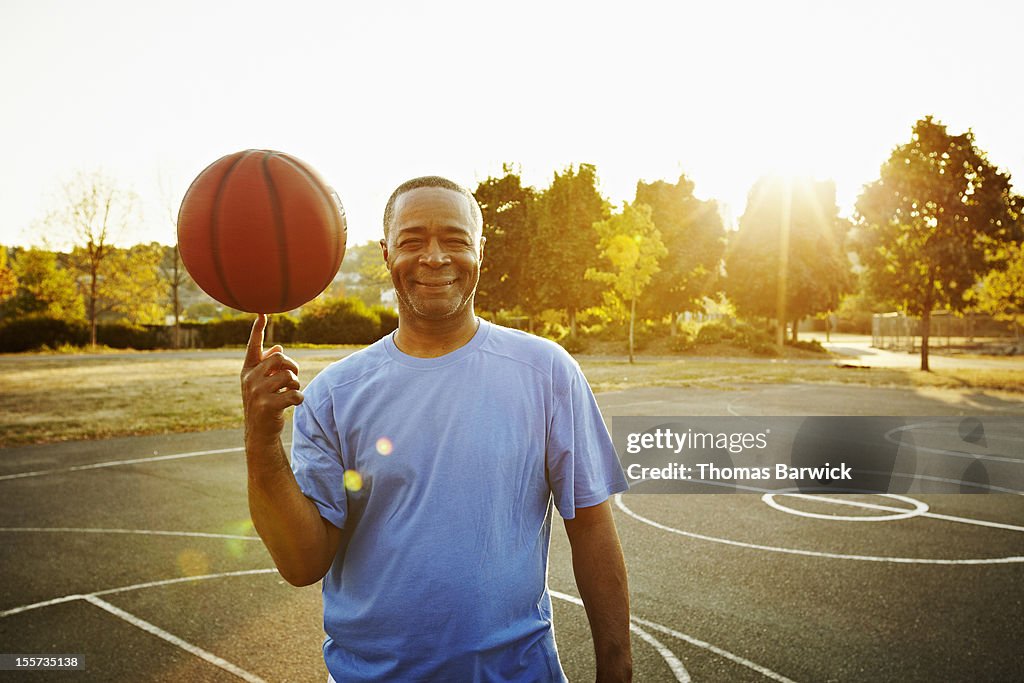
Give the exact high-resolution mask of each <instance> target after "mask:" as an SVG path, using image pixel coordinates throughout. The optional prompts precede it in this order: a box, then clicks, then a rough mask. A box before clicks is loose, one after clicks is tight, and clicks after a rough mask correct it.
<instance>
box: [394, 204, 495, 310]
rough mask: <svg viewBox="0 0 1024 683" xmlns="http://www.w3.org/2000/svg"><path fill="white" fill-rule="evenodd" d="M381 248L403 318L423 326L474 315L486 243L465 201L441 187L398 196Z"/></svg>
mask: <svg viewBox="0 0 1024 683" xmlns="http://www.w3.org/2000/svg"><path fill="white" fill-rule="evenodd" d="M381 248H382V249H383V251H384V260H385V262H386V263H387V266H388V270H389V271H391V281H392V282H393V283H394V285H395V291H396V293H397V295H398V301H399V311H400V312H403V313H406V314H412V315H414V316H416V317H418V318H421V319H424V320H448V319H450V318H453V317H456V316H457V315H459V314H460V313H463V312H465V311H466V310H467V308H468V309H469V311H470V313H472V309H473V295H474V293H475V291H476V285H477V282H478V281H479V279H480V259H481V257H482V255H483V239H482V238H481V237H480V235H479V233H478V230H477V226H476V224H475V223H474V221H473V214H472V211H471V208H470V206H469V201H468V200H467V199H466V198H465V197H464V196H463V195H461V194H459V193H458V192H455V191H454V190H447V189H444V188H440V187H421V188H417V189H415V190H409V191H408V192H406V193H404V194H402V195H400V196H399V197H398V198H397V199H396V200H395V207H394V221H393V223H392V224H391V228H390V230H389V231H388V235H387V237H386V239H385V240H381Z"/></svg>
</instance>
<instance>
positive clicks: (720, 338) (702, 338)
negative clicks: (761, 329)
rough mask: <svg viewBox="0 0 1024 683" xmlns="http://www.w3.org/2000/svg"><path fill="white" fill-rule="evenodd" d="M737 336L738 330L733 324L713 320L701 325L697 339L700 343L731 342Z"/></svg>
mask: <svg viewBox="0 0 1024 683" xmlns="http://www.w3.org/2000/svg"><path fill="white" fill-rule="evenodd" d="M735 338H736V330H735V329H733V327H732V326H731V325H729V324H727V323H724V322H721V321H718V320H713V321H711V322H709V323H706V324H704V325H701V328H700V329H699V330H698V331H697V338H696V340H695V341H696V342H697V344H700V345H705V344H721V343H723V342H731V341H732V340H733V339H735Z"/></svg>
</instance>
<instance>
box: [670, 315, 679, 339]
mask: <svg viewBox="0 0 1024 683" xmlns="http://www.w3.org/2000/svg"><path fill="white" fill-rule="evenodd" d="M678 326H679V315H678V314H677V313H676V312H675V311H672V313H670V314H669V322H668V336H669V337H675V336H676V328H677V327H678Z"/></svg>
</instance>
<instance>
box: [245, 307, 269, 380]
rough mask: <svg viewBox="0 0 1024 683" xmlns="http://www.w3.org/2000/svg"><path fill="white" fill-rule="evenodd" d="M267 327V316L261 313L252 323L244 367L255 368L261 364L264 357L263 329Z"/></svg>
mask: <svg viewBox="0 0 1024 683" xmlns="http://www.w3.org/2000/svg"><path fill="white" fill-rule="evenodd" d="M266 328H267V316H266V314H264V313H260V314H259V315H257V316H256V320H255V321H253V323H252V332H250V333H249V345H248V346H247V347H246V349H245V363H243V364H242V367H243V368H253V367H256V366H257V365H259V363H260V361H261V360H262V358H263V331H264V330H265V329H266Z"/></svg>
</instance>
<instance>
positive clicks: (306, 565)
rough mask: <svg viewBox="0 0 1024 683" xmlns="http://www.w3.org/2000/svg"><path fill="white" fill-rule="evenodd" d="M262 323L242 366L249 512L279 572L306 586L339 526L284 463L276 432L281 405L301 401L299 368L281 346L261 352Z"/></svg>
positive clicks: (324, 566) (320, 569)
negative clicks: (321, 512)
mask: <svg viewBox="0 0 1024 683" xmlns="http://www.w3.org/2000/svg"><path fill="white" fill-rule="evenodd" d="M266 325H267V319H266V316H264V315H260V316H259V317H257V319H256V322H255V323H254V324H253V327H252V334H251V335H250V336H249V346H248V349H247V351H246V356H245V364H244V365H243V366H242V402H243V405H244V408H245V457H246V465H247V468H248V474H249V476H248V481H249V514H250V515H251V516H252V521H253V525H254V526H255V527H256V531H257V532H258V533H259V535H260V538H262V539H263V543H264V544H265V545H266V546H267V550H268V551H270V556H271V557H273V558H274V564H276V565H277V569H278V571H279V572H280V573H281V576H282V577H284V579H285V580H286V581H288V583H290V584H292V585H294V586H308V585H310V584H312V583H316V582H317V581H319V580H320V579H322V578H323V577H324V575H325V574H326V573H327V570H328V569H330V568H331V563H332V562H333V561H334V556H335V554H336V553H337V551H338V544H339V543H340V541H341V530H340V529H338V527H336V526H334V525H333V524H331V523H330V522H328V521H326V520H325V519H324V518H323V517H321V516H320V512H319V510H318V509H317V507H316V505H315V504H314V503H313V501H311V500H310V499H309V498H307V497H306V496H305V495H304V494H303V493H302V490H301V489H300V488H299V485H298V483H297V482H296V481H295V475H294V474H293V473H292V470H291V467H289V465H288V458H287V456H286V455H285V452H284V447H283V446H282V445H281V432H282V431H283V429H284V411H285V409H287V408H288V407H289V406H295V405H298V404H299V403H302V400H303V397H302V392H301V391H299V381H298V371H299V368H298V366H297V365H296V364H295V361H293V360H292V359H290V358H288V357H287V356H285V355H284V353H283V351H284V350H283V349H282V348H281V347H280V346H274V347H272V348H270V349H268V350H267V351H263V331H264V329H265V328H266Z"/></svg>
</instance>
